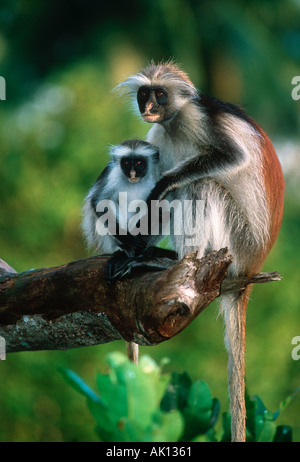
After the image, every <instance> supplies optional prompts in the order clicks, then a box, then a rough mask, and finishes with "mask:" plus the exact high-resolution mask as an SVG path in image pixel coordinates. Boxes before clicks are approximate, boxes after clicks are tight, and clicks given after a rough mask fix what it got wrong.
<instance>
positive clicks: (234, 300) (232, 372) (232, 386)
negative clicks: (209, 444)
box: [221, 286, 251, 442]
mask: <svg viewBox="0 0 300 462" xmlns="http://www.w3.org/2000/svg"><path fill="white" fill-rule="evenodd" d="M250 290H251V288H250V286H248V287H247V288H246V289H245V290H244V291H243V292H239V293H232V294H228V295H225V296H223V297H222V301H221V312H222V314H223V316H224V322H225V338H224V340H225V345H226V348H227V352H228V387H229V399H230V414H231V441H235V442H242V441H246V406H245V331H246V308H247V305H248V297H249V293H250Z"/></svg>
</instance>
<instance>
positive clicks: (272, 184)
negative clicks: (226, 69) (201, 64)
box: [117, 62, 284, 441]
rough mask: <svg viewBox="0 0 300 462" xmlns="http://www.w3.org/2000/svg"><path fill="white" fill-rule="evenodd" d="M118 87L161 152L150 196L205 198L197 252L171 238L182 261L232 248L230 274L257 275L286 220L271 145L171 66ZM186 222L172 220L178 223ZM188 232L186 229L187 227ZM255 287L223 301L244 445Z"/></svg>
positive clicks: (236, 435) (238, 436)
mask: <svg viewBox="0 0 300 462" xmlns="http://www.w3.org/2000/svg"><path fill="white" fill-rule="evenodd" d="M117 89H118V90H119V91H120V92H125V93H128V94H129V95H131V96H132V97H133V98H134V99H135V101H136V102H137V105H138V109H139V112H140V114H141V116H142V118H143V120H145V121H146V122H149V123H154V126H153V127H152V128H151V130H150V131H149V133H148V137H147V141H148V142H150V143H152V144H154V145H155V146H157V147H158V149H159V152H160V162H159V166H160V172H161V178H160V179H159V181H158V182H157V184H156V185H155V187H154V188H153V190H152V191H151V193H150V195H149V197H148V204H150V203H151V200H157V199H162V198H163V197H165V196H166V195H167V194H169V195H168V197H172V199H174V198H176V199H179V200H181V201H184V200H192V201H196V200H203V201H204V202H205V206H204V208H203V212H202V217H201V223H202V226H201V229H200V230H199V233H198V234H199V235H198V236H197V242H199V245H197V247H196V248H195V247H191V246H187V245H186V242H187V241H186V239H185V237H186V236H185V234H184V233H183V235H180V236H178V235H173V236H172V237H171V240H172V244H173V246H174V249H175V250H176V251H177V253H178V255H179V257H180V258H182V257H183V255H185V254H186V253H188V252H191V251H195V250H196V249H197V250H198V253H199V256H202V255H204V254H206V253H208V252H210V251H211V250H218V249H220V248H222V247H228V249H229V252H230V253H231V255H232V256H233V262H232V264H231V265H230V268H229V274H228V276H229V277H230V276H232V277H233V276H238V275H239V276H240V275H251V274H253V273H256V272H257V271H259V270H260V268H261V266H262V264H263V262H264V261H265V259H266V257H267V255H268V253H269V251H270V249H271V247H272V246H273V244H274V242H275V240H276V238H277V235H278V232H279V229H280V225H281V220H282V212H283V196H284V179H283V174H282V170H281V166H280V163H279V160H278V158H277V155H276V153H275V150H274V148H273V146H272V143H271V141H270V140H269V138H268V137H267V135H266V134H265V132H264V131H263V130H262V128H261V127H260V126H259V125H258V124H257V123H256V122H255V121H254V120H252V119H251V118H250V117H249V116H248V115H247V114H246V113H245V112H244V111H243V110H242V109H240V108H239V107H238V106H236V105H233V104H230V103H224V102H222V101H220V100H218V99H215V98H212V97H209V96H206V95H203V94H200V93H199V92H198V91H197V90H196V88H195V86H194V85H193V83H192V82H191V81H190V79H189V77H188V76H187V74H185V73H184V72H183V71H182V70H180V69H179V68H178V67H177V65H175V64H173V63H172V62H167V63H160V64H158V65H155V64H154V63H151V64H150V65H149V66H148V67H146V68H144V69H142V70H141V71H140V72H138V73H137V74H136V75H133V76H131V77H129V78H128V79H127V80H125V81H124V82H123V83H121V84H120V85H119V86H118V87H117ZM176 219H181V217H176V211H175V215H174V221H175V220H176ZM184 229H185V230H186V227H184ZM249 292H250V287H249V286H248V287H247V288H246V289H245V290H244V291H241V292H233V293H231V294H229V295H226V296H223V297H222V301H221V312H222V314H223V317H224V322H225V344H226V348H227V351H228V369H229V397H230V410H231V422H232V423H231V430H232V441H245V434H246V426H245V419H246V410H245V399H244V393H245V385H244V371H245V361H244V352H245V323H246V307H247V303H248V296H249Z"/></svg>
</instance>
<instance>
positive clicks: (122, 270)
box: [105, 250, 134, 284]
mask: <svg viewBox="0 0 300 462" xmlns="http://www.w3.org/2000/svg"><path fill="white" fill-rule="evenodd" d="M133 260H134V258H133V257H131V258H130V257H128V256H127V254H126V252H124V251H122V250H118V251H117V252H115V253H114V255H113V256H112V257H111V258H110V259H109V260H108V262H107V263H106V266H105V279H106V280H107V282H108V283H109V284H113V283H114V282H115V281H117V280H120V279H122V278H123V277H124V276H125V275H126V274H127V272H128V267H129V264H130V262H131V261H133Z"/></svg>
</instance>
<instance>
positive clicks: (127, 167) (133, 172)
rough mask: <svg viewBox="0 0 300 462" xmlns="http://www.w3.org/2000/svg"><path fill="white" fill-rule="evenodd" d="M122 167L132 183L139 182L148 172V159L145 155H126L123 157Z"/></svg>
mask: <svg viewBox="0 0 300 462" xmlns="http://www.w3.org/2000/svg"><path fill="white" fill-rule="evenodd" d="M121 169H122V171H123V173H124V175H125V176H126V178H127V180H128V181H129V182H130V183H137V182H138V181H140V179H141V178H143V177H144V176H145V175H146V174H147V171H148V165H147V160H146V159H145V158H144V157H138V156H124V157H123V158H122V159H121Z"/></svg>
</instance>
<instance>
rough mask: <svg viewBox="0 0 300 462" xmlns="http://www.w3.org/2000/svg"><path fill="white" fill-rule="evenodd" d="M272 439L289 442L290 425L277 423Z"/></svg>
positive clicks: (290, 435)
mask: <svg viewBox="0 0 300 462" xmlns="http://www.w3.org/2000/svg"><path fill="white" fill-rule="evenodd" d="M273 441H274V442H276V443H291V442H292V441H293V437H292V429H291V427H289V426H288V425H279V426H278V427H277V428H276V434H275V437H274V440H273Z"/></svg>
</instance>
